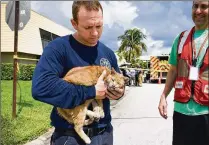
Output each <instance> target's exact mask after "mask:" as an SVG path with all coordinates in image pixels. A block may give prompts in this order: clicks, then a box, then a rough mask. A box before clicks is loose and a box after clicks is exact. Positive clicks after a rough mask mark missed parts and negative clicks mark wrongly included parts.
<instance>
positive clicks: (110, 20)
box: [31, 1, 194, 56]
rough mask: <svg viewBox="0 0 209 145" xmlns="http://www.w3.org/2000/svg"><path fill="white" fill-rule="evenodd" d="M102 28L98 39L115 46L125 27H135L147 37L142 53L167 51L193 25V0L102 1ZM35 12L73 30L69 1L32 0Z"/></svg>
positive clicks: (114, 47)
mask: <svg viewBox="0 0 209 145" xmlns="http://www.w3.org/2000/svg"><path fill="white" fill-rule="evenodd" d="M101 4H102V7H103V11H104V12H103V13H104V14H103V15H104V29H103V34H102V37H101V38H100V41H101V42H103V43H104V44H106V45H107V46H108V47H110V48H111V49H112V50H113V51H116V50H118V48H119V47H120V43H121V42H120V41H118V36H120V35H123V34H124V32H125V30H128V29H133V28H138V29H140V30H141V31H142V32H143V33H144V34H145V35H146V36H147V38H146V39H145V40H144V43H145V44H146V45H147V50H148V51H147V52H146V53H145V52H144V53H143V55H148V56H149V55H161V54H169V53H170V51H171V47H172V43H173V41H174V39H175V37H176V36H177V35H178V34H179V33H180V32H182V31H184V30H188V29H191V27H192V26H193V25H194V23H193V21H192V18H191V10H192V9H191V7H192V1H101ZM31 8H32V9H33V10H34V11H36V12H37V13H39V14H41V15H43V16H45V17H47V18H49V19H51V20H52V21H54V22H56V23H58V24H60V25H63V26H64V27H66V28H68V29H70V30H72V31H75V30H74V29H73V27H72V25H71V23H70V19H71V18H72V1H32V2H31Z"/></svg>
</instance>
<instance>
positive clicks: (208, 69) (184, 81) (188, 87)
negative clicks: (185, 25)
mask: <svg viewBox="0 0 209 145" xmlns="http://www.w3.org/2000/svg"><path fill="white" fill-rule="evenodd" d="M193 33H194V28H192V29H191V30H190V31H186V32H182V34H181V35H180V39H179V44H178V51H177V53H178V55H177V56H178V61H177V77H176V81H175V85H174V87H175V93H174V100H175V101H177V102H182V103H186V102H188V101H189V100H190V98H191V97H193V99H194V101H195V102H197V103H198V104H201V105H204V106H209V97H208V95H209V87H208V83H209V81H208V77H209V66H208V65H209V63H208V61H209V59H208V57H209V52H208V47H207V48H206V50H205V49H202V51H204V52H205V56H204V58H203V62H202V65H201V67H200V69H199V77H198V80H196V81H191V80H189V72H190V66H192V61H193V48H192V38H193ZM192 82H193V84H192ZM192 85H193V87H192ZM192 89H193V90H192ZM192 92H193V95H192Z"/></svg>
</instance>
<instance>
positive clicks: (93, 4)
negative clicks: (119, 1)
mask: <svg viewBox="0 0 209 145" xmlns="http://www.w3.org/2000/svg"><path fill="white" fill-rule="evenodd" d="M82 6H84V7H85V8H86V10H88V11H92V10H94V11H99V9H101V11H102V13H103V9H102V6H101V4H100V2H99V1H98V0H92V1H74V2H73V5H72V14H73V19H74V21H76V22H78V12H79V9H80V7H82Z"/></svg>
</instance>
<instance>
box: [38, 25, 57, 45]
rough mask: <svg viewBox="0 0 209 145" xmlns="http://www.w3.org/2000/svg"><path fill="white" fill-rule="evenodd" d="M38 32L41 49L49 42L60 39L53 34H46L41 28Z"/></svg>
mask: <svg viewBox="0 0 209 145" xmlns="http://www.w3.org/2000/svg"><path fill="white" fill-rule="evenodd" d="M39 30H40V35H41V42H42V46H43V48H45V47H46V46H47V45H48V43H49V42H50V41H52V40H54V39H56V38H58V37H60V36H58V35H56V34H53V33H51V32H48V31H46V30H43V29H41V28H39Z"/></svg>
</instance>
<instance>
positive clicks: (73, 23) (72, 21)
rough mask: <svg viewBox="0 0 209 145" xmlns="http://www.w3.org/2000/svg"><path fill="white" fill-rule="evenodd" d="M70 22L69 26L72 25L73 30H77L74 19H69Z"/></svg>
mask: <svg viewBox="0 0 209 145" xmlns="http://www.w3.org/2000/svg"><path fill="white" fill-rule="evenodd" d="M70 21H71V24H72V26H73V28H74V29H75V30H77V29H78V24H77V22H76V21H75V20H74V19H70Z"/></svg>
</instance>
